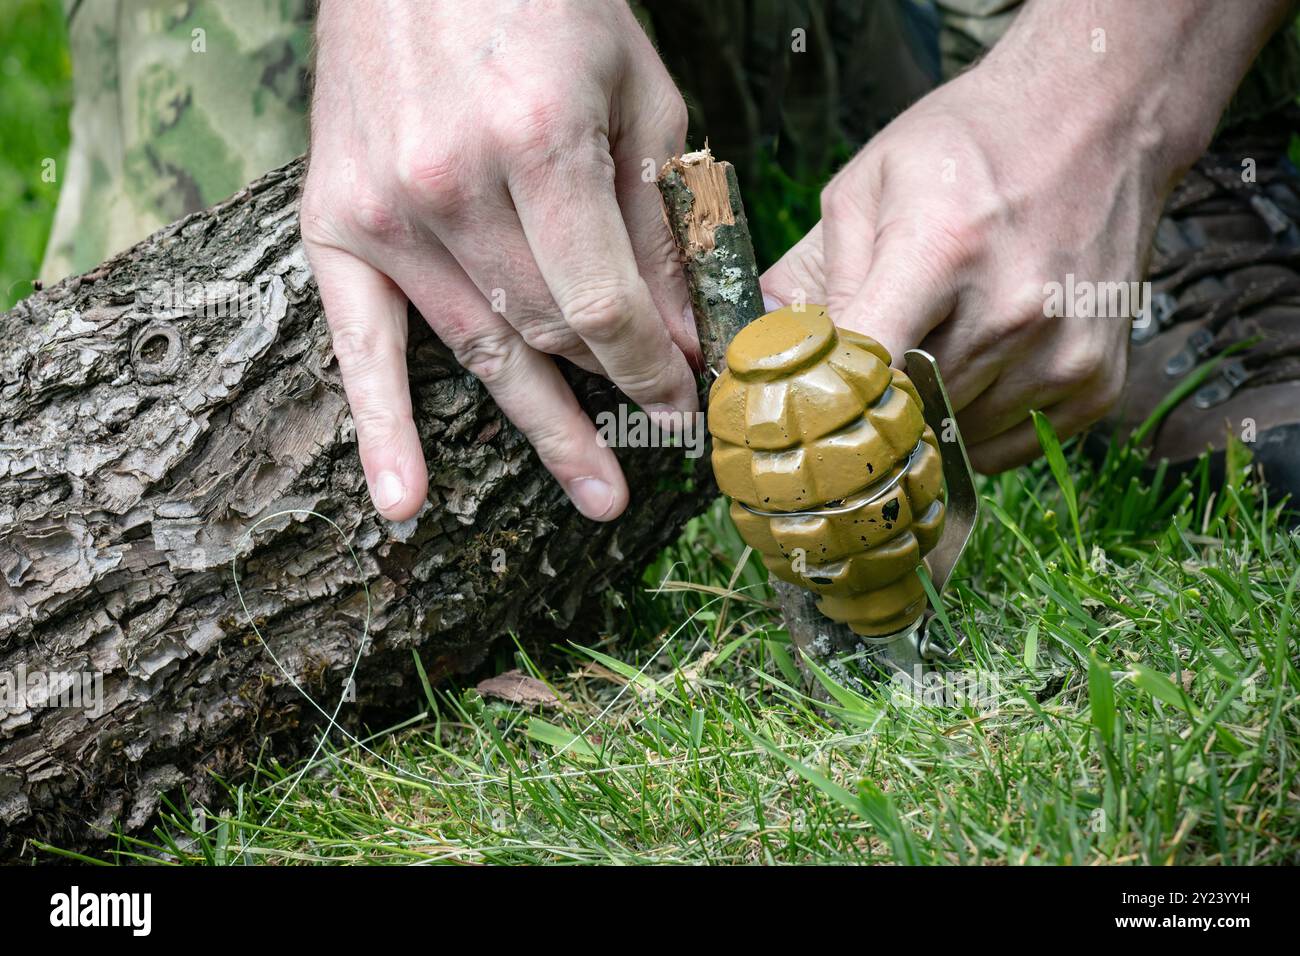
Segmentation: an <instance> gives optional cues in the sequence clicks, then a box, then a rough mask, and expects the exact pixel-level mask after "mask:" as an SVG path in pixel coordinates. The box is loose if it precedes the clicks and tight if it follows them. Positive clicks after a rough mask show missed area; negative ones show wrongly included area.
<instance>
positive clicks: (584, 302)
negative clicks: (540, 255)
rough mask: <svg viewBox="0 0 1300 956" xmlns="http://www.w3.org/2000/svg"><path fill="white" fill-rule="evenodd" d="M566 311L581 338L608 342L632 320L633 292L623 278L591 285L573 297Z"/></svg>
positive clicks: (578, 290)
mask: <svg viewBox="0 0 1300 956" xmlns="http://www.w3.org/2000/svg"><path fill="white" fill-rule="evenodd" d="M563 309H564V317H565V319H566V320H567V321H568V323H569V327H570V328H572V329H573V330H574V331H575V332H577V333H578V335H580V336H581V337H582V338H584V339H587V338H591V339H596V340H597V341H609V340H611V339H615V338H618V336H619V335H620V334H621V333H622V332H623V331H624V330H625V329H626V328H627V327H628V323H629V322H630V321H631V318H632V290H631V289H630V288H629V286H628V283H627V282H626V281H624V280H622V279H614V278H610V279H604V280H601V281H597V282H588V283H586V284H585V285H583V286H582V287H580V288H578V289H575V290H574V291H573V292H572V293H571V294H570V296H569V297H568V300H567V301H566V302H565V303H564V306H563Z"/></svg>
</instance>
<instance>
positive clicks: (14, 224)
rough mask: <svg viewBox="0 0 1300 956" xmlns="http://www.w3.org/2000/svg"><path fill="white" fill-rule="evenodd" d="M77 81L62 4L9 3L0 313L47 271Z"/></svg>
mask: <svg viewBox="0 0 1300 956" xmlns="http://www.w3.org/2000/svg"><path fill="white" fill-rule="evenodd" d="M71 78H72V68H71V64H70V62H69V59H68V39H67V33H66V31H65V29H64V25H63V13H62V11H61V10H60V7H59V2H58V0H6V3H5V8H4V15H3V16H0V89H3V91H4V93H3V95H0V136H2V137H3V148H0V225H3V228H2V229H0V311H4V310H6V309H9V308H12V307H13V305H14V303H16V302H17V301H18V300H19V299H23V298H26V297H27V296H28V295H30V294H31V292H32V284H31V283H32V280H33V279H34V278H36V274H37V270H38V269H39V268H40V265H41V257H42V255H43V254H44V251H45V241H46V239H47V238H48V237H49V234H50V224H51V221H52V220H53V217H54V206H55V203H56V202H57V201H58V198H59V176H60V175H61V174H62V171H63V162H64V157H65V156H66V155H67V151H68V110H69V108H70V106H71V103H72V87H71ZM47 160H50V161H53V164H54V165H53V166H52V167H51V166H49V165H48V164H47V162H46V161H47ZM47 169H49V170H51V172H52V174H53V175H52V180H53V181H47V180H48V179H50V178H51V177H50V176H47V175H45V172H46V170H47Z"/></svg>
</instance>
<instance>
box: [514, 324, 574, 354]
mask: <svg viewBox="0 0 1300 956" xmlns="http://www.w3.org/2000/svg"><path fill="white" fill-rule="evenodd" d="M519 334H520V336H521V337H522V338H523V340H524V341H525V342H526V343H528V345H529V347H530V348H532V349H535V350H536V351H538V352H543V353H545V354H547V355H571V354H573V353H574V352H577V351H578V350H579V347H580V346H581V340H580V339H579V338H578V336H577V335H576V334H575V333H574V331H573V330H572V329H571V328H569V327H568V326H566V325H564V324H563V323H562V322H555V321H548V320H543V321H537V322H529V323H527V324H523V325H521V326H520V328H519Z"/></svg>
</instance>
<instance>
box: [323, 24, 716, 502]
mask: <svg viewBox="0 0 1300 956" xmlns="http://www.w3.org/2000/svg"><path fill="white" fill-rule="evenodd" d="M316 41H317V59H316V81H315V92H314V95H313V102H312V122H311V159H310V167H309V171H308V175H307V182H306V185H305V187H304V193H303V200H302V209H301V228H302V237H303V244H304V247H305V249H306V252H307V256H308V259H309V260H310V262H311V266H312V270H313V272H314V273H315V275H316V281H317V284H318V285H319V287H320V293H321V300H322V302H323V304H324V307H325V314H326V318H327V320H328V322H329V326H330V331H331V335H332V339H333V346H334V352H335V355H336V356H337V358H338V363H339V369H340V371H341V374H342V377H343V384H344V389H345V391H346V393H347V397H348V402H349V404H350V406H351V409H352V416H353V420H354V421H355V423H356V432H357V443H358V446H359V449H360V454H361V460H362V464H363V466H364V468H365V472H366V480H367V483H368V485H369V489H370V494H371V498H372V499H373V501H374V503H375V506H376V507H377V509H378V510H379V512H380V513H381V514H383V515H384V516H385V517H387V518H390V519H392V520H404V519H406V518H409V517H411V516H412V515H414V514H415V513H416V512H417V511H418V510H419V508H420V506H421V505H422V504H423V503H424V501H425V499H426V496H427V487H428V474H427V470H426V466H425V461H424V457H423V454H422V451H421V447H420V441H419V436H418V434H417V432H416V428H415V423H414V421H413V418H412V411H411V397H410V389H409V385H408V381H407V368H406V335H407V302H408V301H409V302H411V303H413V304H414V305H415V307H416V308H417V309H418V310H419V311H420V314H421V315H423V316H424V318H425V320H426V321H427V322H428V323H429V325H430V326H432V328H433V330H434V332H435V333H437V335H438V336H439V338H441V339H442V341H443V342H444V343H445V344H446V345H447V346H448V347H449V348H450V349H451V351H452V353H453V354H454V355H455V357H456V359H457V360H458V361H459V362H460V363H461V365H462V366H463V367H464V368H465V369H467V370H468V371H469V372H471V373H473V374H474V375H475V376H477V377H478V378H479V379H480V380H481V381H482V383H483V384H484V386H485V387H486V388H487V390H488V391H489V392H490V393H491V395H492V397H493V399H495V401H496V402H497V404H498V405H499V406H500V407H501V410H502V411H503V412H504V413H505V414H506V415H507V416H508V417H509V418H510V420H511V421H512V422H514V424H515V425H516V426H517V427H518V428H519V429H520V431H521V432H522V433H523V434H524V435H525V436H526V437H527V438H528V440H529V441H530V442H531V443H532V444H533V446H534V448H535V449H536V451H537V453H538V455H539V457H540V458H541V461H542V462H543V464H545V466H546V467H547V468H548V469H549V470H550V471H551V473H552V474H553V475H554V476H555V478H556V480H557V481H559V483H560V484H561V486H563V488H564V489H565V491H566V492H567V493H568V495H569V497H570V498H571V499H572V500H573V502H574V504H575V505H576V506H577V508H578V509H579V510H580V511H581V512H582V513H583V514H584V515H586V516H587V517H589V518H593V519H596V520H609V519H611V518H614V517H617V516H618V514H620V513H621V512H622V511H623V509H624V508H625V507H626V505H627V498H628V490H627V484H626V482H625V481H624V478H623V475H622V472H621V471H620V469H619V465H618V461H617V459H616V458H615V457H614V454H613V452H612V451H611V450H610V449H609V448H607V447H604V446H603V445H601V444H600V443H599V442H598V440H597V434H596V430H595V427H594V426H593V424H592V422H591V420H590V419H589V418H588V417H587V416H586V415H585V414H584V413H583V412H582V410H581V408H580V407H579V406H578V403H577V400H576V399H575V398H574V396H573V393H572V391H571V390H570V389H569V387H568V385H567V384H566V383H565V381H564V378H563V376H562V374H561V371H560V369H559V367H558V366H557V365H556V364H555V361H554V360H553V359H552V356H563V357H564V358H565V359H567V360H569V361H571V362H573V363H574V364H576V365H579V366H581V367H583V368H586V369H588V370H590V371H594V372H598V373H601V374H603V375H605V376H606V377H607V378H609V379H610V380H611V381H612V382H613V383H614V384H616V385H618V386H619V387H620V388H621V389H622V391H623V392H624V393H625V394H626V395H627V396H628V397H629V398H631V399H632V400H633V401H635V402H637V403H638V404H640V405H641V406H643V407H644V408H645V409H646V410H647V411H648V412H650V413H651V414H652V416H653V415H655V414H657V413H658V412H659V411H678V412H693V411H695V410H696V409H697V408H698V399H697V396H696V390H695V383H694V376H693V374H692V371H691V368H690V364H689V362H688V357H689V359H691V360H695V361H698V351H699V346H698V342H697V341H696V337H695V331H694V326H693V323H692V322H690V321H689V320H688V315H689V311H688V305H687V297H686V290H685V286H684V283H683V280H682V278H681V274H680V267H679V265H678V261H677V257H676V252H675V250H674V248H673V245H672V238H671V236H670V235H669V233H668V230H667V228H666V226H665V225H664V223H663V218H662V213H661V211H660V205H659V196H658V192H657V191H656V190H655V188H654V186H653V185H652V184H649V183H647V182H646V181H645V180H644V179H643V178H642V174H643V172H644V171H645V170H647V169H649V170H652V171H657V169H658V167H659V165H660V164H661V163H663V162H664V161H666V160H667V159H668V158H669V157H670V156H672V155H674V154H676V153H679V152H681V151H682V149H683V147H684V140H685V133H686V107H685V105H684V103H683V101H682V98H681V95H680V94H679V93H678V91H677V89H676V88H675V87H674V86H673V83H672V81H671V79H670V78H669V76H668V74H667V72H666V70H665V69H664V67H663V64H662V63H661V62H660V60H659V58H658V55H657V54H656V53H655V51H654V48H653V47H652V46H651V44H650V42H649V40H648V39H647V38H646V36H645V34H644V33H643V32H642V31H641V29H640V27H639V25H638V24H637V22H636V20H635V18H634V17H633V15H632V13H631V11H630V10H629V9H628V7H627V5H626V4H625V3H622V2H619V0H597V2H593V0H550V2H547V3H528V4H524V3H518V2H517V0H475V2H473V3H428V2H425V0H419V2H416V0H325V2H324V3H323V4H322V5H321V7H320V10H319V13H318V17H317V28H316Z"/></svg>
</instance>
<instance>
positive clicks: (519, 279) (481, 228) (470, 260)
mask: <svg viewBox="0 0 1300 956" xmlns="http://www.w3.org/2000/svg"><path fill="white" fill-rule="evenodd" d="M469 212H470V210H469V209H468V207H459V206H457V207H455V208H454V209H446V208H443V209H441V210H439V212H438V214H437V215H436V216H433V215H431V216H430V217H429V219H430V231H431V232H432V233H433V234H434V235H435V236H437V237H438V241H439V242H440V243H441V244H442V245H443V246H444V248H446V249H447V250H448V251H449V252H450V253H451V254H452V255H453V256H454V257H455V260H456V263H458V268H459V269H460V271H463V272H464V273H465V275H466V276H468V277H469V278H470V279H471V280H472V281H473V284H474V285H475V286H476V287H477V289H478V291H479V293H480V294H481V295H480V297H481V298H482V299H483V300H484V301H486V302H487V303H488V307H489V308H491V309H492V311H494V312H496V313H497V314H498V315H501V316H503V317H504V318H505V320H506V321H507V322H508V323H509V324H510V326H511V327H512V328H513V329H514V330H515V331H516V332H518V333H519V334H520V336H521V337H522V338H523V340H524V342H525V343H526V344H527V345H529V346H530V347H531V348H533V349H534V350H535V351H538V352H545V353H546V354H548V355H559V356H562V357H563V358H566V359H568V360H569V361H570V362H572V363H573V364H574V365H577V366H578V367H579V368H583V369H586V370H587V371H588V372H593V373H595V374H597V375H602V376H606V374H607V373H606V371H605V369H604V368H603V367H602V366H601V364H600V362H599V361H597V359H596V357H595V356H594V355H592V354H591V349H589V348H588V347H587V343H585V342H584V341H582V338H581V337H580V336H579V335H578V334H577V333H576V332H575V331H573V329H571V328H569V324H568V323H567V322H566V321H565V320H564V315H563V314H562V313H561V312H560V307H559V306H558V305H556V304H555V299H554V298H552V296H551V291H550V289H548V288H547V286H546V281H545V280H544V279H543V278H542V274H541V272H540V271H539V270H538V268H537V263H536V261H534V259H533V252H532V250H531V249H530V248H529V246H528V240H527V238H526V237H525V236H524V228H523V226H522V225H521V224H520V222H519V214H518V213H517V212H515V210H514V207H512V206H511V205H510V201H509V196H508V195H507V194H506V191H505V188H504V186H502V187H501V188H500V190H499V191H489V192H487V193H485V194H483V195H481V196H479V197H478V198H477V201H476V202H475V203H474V204H473V208H472V215H469V214H468V213H469Z"/></svg>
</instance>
